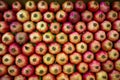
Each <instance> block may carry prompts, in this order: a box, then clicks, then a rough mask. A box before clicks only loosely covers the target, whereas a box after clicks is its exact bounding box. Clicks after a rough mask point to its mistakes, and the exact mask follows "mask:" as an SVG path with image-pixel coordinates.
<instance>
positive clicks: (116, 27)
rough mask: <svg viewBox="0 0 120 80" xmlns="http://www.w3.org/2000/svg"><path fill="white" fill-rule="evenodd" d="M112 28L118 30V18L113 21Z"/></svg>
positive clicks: (119, 28)
mask: <svg viewBox="0 0 120 80" xmlns="http://www.w3.org/2000/svg"><path fill="white" fill-rule="evenodd" d="M112 28H113V29H114V30H116V31H117V32H120V20H116V21H114V22H113V27H112Z"/></svg>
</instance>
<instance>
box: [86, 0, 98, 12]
mask: <svg viewBox="0 0 120 80" xmlns="http://www.w3.org/2000/svg"><path fill="white" fill-rule="evenodd" d="M87 6H88V10H89V11H91V12H96V11H97V10H98V9H99V3H98V2H97V1H95V0H91V1H89V2H88V3H87Z"/></svg>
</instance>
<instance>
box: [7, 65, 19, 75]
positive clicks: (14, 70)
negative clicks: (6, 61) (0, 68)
mask: <svg viewBox="0 0 120 80" xmlns="http://www.w3.org/2000/svg"><path fill="white" fill-rule="evenodd" d="M8 74H9V75H10V76H17V75H19V74H20V69H19V67H18V66H16V65H11V66H9V67H8Z"/></svg>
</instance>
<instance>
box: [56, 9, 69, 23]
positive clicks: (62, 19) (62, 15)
mask: <svg viewBox="0 0 120 80" xmlns="http://www.w3.org/2000/svg"><path fill="white" fill-rule="evenodd" d="M56 20H57V21H58V22H61V23H63V22H66V20H67V13H66V12H65V11H63V10H59V11H58V12H57V13H56Z"/></svg>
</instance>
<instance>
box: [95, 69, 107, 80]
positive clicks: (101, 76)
mask: <svg viewBox="0 0 120 80" xmlns="http://www.w3.org/2000/svg"><path fill="white" fill-rule="evenodd" d="M96 80H108V75H107V72H105V71H103V70H101V71H99V72H97V73H96Z"/></svg>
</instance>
